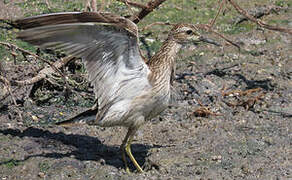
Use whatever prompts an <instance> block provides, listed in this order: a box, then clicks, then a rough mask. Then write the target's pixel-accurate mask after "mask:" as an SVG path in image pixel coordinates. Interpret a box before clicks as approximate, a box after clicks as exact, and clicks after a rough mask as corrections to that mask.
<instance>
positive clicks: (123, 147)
mask: <svg viewBox="0 0 292 180" xmlns="http://www.w3.org/2000/svg"><path fill="white" fill-rule="evenodd" d="M129 132H130V130H128V133H127V135H126V137H125V139H124V140H123V143H122V144H121V147H120V149H121V152H122V159H123V161H124V163H125V168H126V172H127V173H130V170H129V167H128V163H127V158H126V153H125V150H126V144H127V142H128V139H129V136H130V133H129Z"/></svg>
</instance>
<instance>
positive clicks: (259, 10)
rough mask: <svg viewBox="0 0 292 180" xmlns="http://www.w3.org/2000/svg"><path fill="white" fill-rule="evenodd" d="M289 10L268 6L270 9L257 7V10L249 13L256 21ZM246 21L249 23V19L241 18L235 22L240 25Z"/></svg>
mask: <svg viewBox="0 0 292 180" xmlns="http://www.w3.org/2000/svg"><path fill="white" fill-rule="evenodd" d="M286 9H287V8H284V7H280V6H268V7H257V8H256V9H255V10H250V11H248V13H249V14H250V15H251V16H253V17H254V18H256V19H259V18H261V17H263V16H266V15H269V14H271V13H274V12H276V13H277V12H279V11H280V10H286ZM244 21H248V18H246V17H245V16H241V17H239V18H237V19H236V20H235V24H236V25H238V24H240V23H242V22H244Z"/></svg>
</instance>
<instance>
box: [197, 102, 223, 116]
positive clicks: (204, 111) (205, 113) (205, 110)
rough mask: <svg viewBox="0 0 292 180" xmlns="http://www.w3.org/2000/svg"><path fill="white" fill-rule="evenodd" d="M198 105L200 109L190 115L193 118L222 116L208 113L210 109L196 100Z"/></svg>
mask: <svg viewBox="0 0 292 180" xmlns="http://www.w3.org/2000/svg"><path fill="white" fill-rule="evenodd" d="M198 103H199V105H200V107H199V108H198V109H196V110H195V111H194V112H193V113H192V114H193V115H194V116H196V117H209V116H222V114H219V113H214V112H212V111H210V109H209V108H208V107H206V106H204V105H203V104H202V102H201V101H199V100H198Z"/></svg>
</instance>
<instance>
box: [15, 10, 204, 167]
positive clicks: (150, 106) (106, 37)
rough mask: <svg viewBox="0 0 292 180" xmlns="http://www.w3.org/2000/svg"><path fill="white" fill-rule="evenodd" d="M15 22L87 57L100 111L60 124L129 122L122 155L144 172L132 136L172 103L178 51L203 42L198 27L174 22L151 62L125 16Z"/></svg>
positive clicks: (37, 40) (45, 42)
mask: <svg viewBox="0 0 292 180" xmlns="http://www.w3.org/2000/svg"><path fill="white" fill-rule="evenodd" d="M15 23H16V24H17V25H18V26H19V27H20V28H21V29H24V30H23V31H21V32H19V33H18V38H19V39H22V40H24V41H27V42H29V43H31V44H34V45H37V46H40V47H42V48H52V49H58V50H62V51H65V52H67V53H68V54H71V55H73V56H76V57H80V58H82V59H83V62H84V64H85V67H86V69H87V71H88V75H89V81H90V82H91V84H92V85H93V86H94V93H95V95H96V98H97V99H98V106H97V107H98V108H97V109H94V110H95V112H97V114H96V116H95V115H94V114H93V113H92V112H91V114H90V113H89V114H90V118H88V119H85V120H84V119H80V118H82V117H84V115H86V113H83V114H82V115H81V116H78V117H75V118H72V119H70V120H67V121H64V122H60V123H58V124H59V125H66V124H70V123H73V122H81V121H86V123H88V124H93V125H99V126H104V127H106V126H125V127H128V129H129V130H128V133H127V135H126V137H125V139H124V141H123V143H122V145H121V150H122V158H123V160H124V162H125V166H126V170H127V171H129V169H128V166H127V161H126V154H125V153H127V155H128V156H129V157H130V159H131V160H132V162H133V163H134V165H135V166H136V168H137V170H138V171H139V172H142V171H143V170H142V169H141V167H140V166H139V165H138V163H137V162H136V160H135V159H134V157H133V155H132V153H131V149H130V144H131V141H132V139H133V137H134V135H135V133H136V131H137V129H138V128H139V127H141V126H142V125H143V124H144V123H145V122H146V121H148V120H150V119H151V118H153V117H155V116H157V115H158V114H159V113H161V112H162V111H163V110H164V109H166V108H167V106H168V104H169V101H170V98H171V96H170V93H171V92H170V91H171V78H172V77H171V76H172V74H173V71H174V69H175V57H176V54H177V52H178V51H179V49H180V47H181V46H182V44H184V43H188V42H199V41H200V38H201V36H200V35H199V34H198V33H197V31H196V28H195V27H194V26H192V25H189V24H178V25H176V26H175V27H173V29H172V30H171V31H170V33H169V36H168V38H167V39H166V41H165V42H164V43H163V45H162V47H161V49H160V50H159V51H158V52H157V53H156V54H155V55H154V56H153V57H152V58H151V59H150V60H149V61H147V64H146V63H145V61H144V59H143V57H142V56H141V54H140V49H139V47H138V29H137V26H136V25H135V24H134V23H133V22H131V21H129V20H128V19H125V18H123V17H119V16H116V15H112V14H109V13H92V12H91V13H89V12H87V13H79V12H72V13H56V14H48V15H41V16H36V17H29V18H25V19H20V20H17V21H16V22H15ZM95 112H94V113H95ZM87 114H88V113H87ZM94 116H95V117H94Z"/></svg>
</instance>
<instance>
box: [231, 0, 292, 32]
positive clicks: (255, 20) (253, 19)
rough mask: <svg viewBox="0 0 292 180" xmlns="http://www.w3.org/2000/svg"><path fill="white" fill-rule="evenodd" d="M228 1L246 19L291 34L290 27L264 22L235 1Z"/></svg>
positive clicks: (266, 27)
mask: <svg viewBox="0 0 292 180" xmlns="http://www.w3.org/2000/svg"><path fill="white" fill-rule="evenodd" d="M228 1H229V3H230V4H231V5H232V6H233V7H234V8H235V9H236V11H237V12H238V13H240V14H241V15H243V16H245V17H246V18H247V19H249V20H250V21H252V22H254V23H256V24H257V25H259V26H260V27H263V28H265V29H269V30H273V31H280V32H285V33H289V34H292V29H291V28H284V27H279V26H273V25H269V24H266V23H264V22H262V21H260V20H258V19H256V18H255V17H253V16H251V15H250V14H249V13H248V12H247V11H245V10H244V9H242V8H241V7H240V6H238V4H237V3H236V2H234V1H233V0H228Z"/></svg>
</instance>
